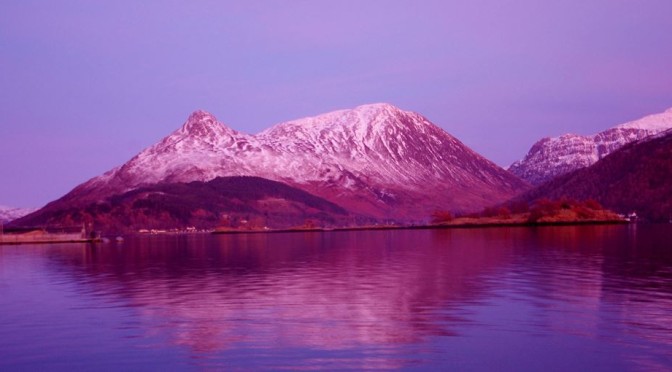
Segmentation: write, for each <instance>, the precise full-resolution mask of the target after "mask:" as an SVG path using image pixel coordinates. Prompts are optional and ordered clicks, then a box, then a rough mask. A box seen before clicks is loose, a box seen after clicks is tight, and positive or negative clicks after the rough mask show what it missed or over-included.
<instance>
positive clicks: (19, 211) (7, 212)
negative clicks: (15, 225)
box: [0, 205, 35, 223]
mask: <svg viewBox="0 0 672 372" xmlns="http://www.w3.org/2000/svg"><path fill="white" fill-rule="evenodd" d="M34 211H35V208H14V207H6V206H3V205H0V222H1V223H7V222H9V221H12V220H15V219H17V218H19V217H23V216H25V215H27V214H28V213H31V212H34Z"/></svg>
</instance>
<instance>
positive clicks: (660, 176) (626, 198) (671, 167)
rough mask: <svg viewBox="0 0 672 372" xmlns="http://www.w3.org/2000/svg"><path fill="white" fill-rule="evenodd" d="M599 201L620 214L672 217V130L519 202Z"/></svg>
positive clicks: (528, 194)
mask: <svg viewBox="0 0 672 372" xmlns="http://www.w3.org/2000/svg"><path fill="white" fill-rule="evenodd" d="M562 197H568V198H574V199H579V200H587V199H595V200H597V201H598V202H600V203H601V204H602V205H603V206H605V207H607V208H609V209H612V210H615V211H617V212H620V213H629V212H631V211H635V212H637V214H638V215H639V216H640V217H643V218H644V219H646V220H650V221H668V220H669V218H670V216H672V131H671V130H668V131H665V132H662V133H660V134H658V135H656V136H655V137H652V138H650V139H646V140H642V141H638V142H634V143H631V144H628V145H625V146H623V147H622V148H620V149H619V150H616V151H614V152H613V153H611V154H610V155H608V156H606V157H605V158H603V159H602V160H600V161H598V162H597V163H595V164H594V165H592V166H590V167H588V168H583V169H579V170H577V171H574V172H572V173H569V174H566V175H564V176H560V177H557V178H555V179H553V180H551V181H549V182H547V183H545V184H543V185H541V186H539V187H537V188H535V189H533V190H530V191H528V192H526V193H524V194H523V195H522V196H520V197H518V198H515V200H518V201H520V200H524V201H527V202H533V201H535V200H539V199H542V198H549V199H559V198H562Z"/></svg>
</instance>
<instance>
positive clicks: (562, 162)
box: [509, 109, 672, 185]
mask: <svg viewBox="0 0 672 372" xmlns="http://www.w3.org/2000/svg"><path fill="white" fill-rule="evenodd" d="M670 128H672V109H669V110H667V111H665V112H663V113H660V114H655V115H650V116H646V117H644V118H642V119H639V120H635V121H632V122H629V123H625V124H621V125H618V126H616V127H614V128H610V129H607V130H605V131H603V132H600V133H597V134H594V135H591V136H579V135H575V134H565V135H562V136H560V137H554V138H543V139H541V140H539V141H538V142H537V143H535V144H534V145H533V146H532V148H531V149H530V151H529V152H528V153H527V155H526V156H525V158H524V159H522V160H519V161H516V162H515V163H513V164H511V166H510V167H509V171H510V172H511V173H513V174H515V175H517V176H518V177H520V178H522V179H525V180H527V181H528V182H530V183H531V184H534V185H539V184H542V183H544V182H546V181H548V180H551V179H553V178H554V177H557V176H560V175H563V174H567V173H569V172H571V171H574V170H577V169H581V168H585V167H587V166H589V165H592V164H594V163H596V162H597V161H598V160H600V159H602V158H604V157H605V156H607V155H609V154H611V153H612V152H614V151H615V150H617V149H619V148H621V147H622V146H624V145H626V144H628V143H631V142H634V141H638V140H641V139H643V138H646V137H647V136H650V135H654V134H657V133H660V132H662V131H665V130H668V129H670Z"/></svg>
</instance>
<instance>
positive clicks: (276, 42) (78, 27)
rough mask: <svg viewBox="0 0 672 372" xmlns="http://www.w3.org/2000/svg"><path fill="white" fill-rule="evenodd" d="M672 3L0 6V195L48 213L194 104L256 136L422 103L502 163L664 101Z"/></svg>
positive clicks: (14, 0)
mask: <svg viewBox="0 0 672 372" xmlns="http://www.w3.org/2000/svg"><path fill="white" fill-rule="evenodd" d="M670 17H672V1H670V0H629V1H626V0H563V1H553V2H551V1H539V0H518V1H515V0H514V1H507V0H468V1H467V0H465V1H448V0H440V1H429V0H425V1H365V0H357V1H343V0H338V1H291V0H283V1H248V0H245V1H215V0H213V1H193V0H192V1H187V0H184V1H169V0H161V1H135V0H133V1H131V0H128V1H121V0H114V1H88V0H81V1H67V0H65V1H51V0H45V1H30V0H3V1H1V2H0V155H1V156H2V161H1V162H0V164H2V168H1V171H0V205H12V206H34V207H37V206H41V205H43V204H44V203H46V202H48V201H51V200H53V199H56V198H58V197H60V196H62V195H63V194H65V193H66V192H68V191H69V190H71V189H72V188H73V187H75V186H76V185H77V184H79V183H81V182H84V181H86V180H87V179H89V178H91V177H93V176H96V175H99V174H101V173H103V172H105V171H107V170H109V169H111V168H112V167H114V166H117V165H120V164H122V163H124V162H125V161H127V160H128V159H130V158H131V157H132V156H133V155H135V154H136V153H137V152H139V151H140V150H142V149H143V148H145V147H146V146H148V145H151V144H153V143H155V142H157V141H158V140H159V139H161V138H162V137H164V136H166V135H168V134H169V133H170V132H171V131H173V130H174V129H176V128H178V127H179V126H180V125H181V124H182V123H183V122H184V120H185V119H186V118H187V116H188V115H189V114H190V113H191V112H192V111H193V110H195V109H205V110H207V111H210V112H212V113H213V114H215V116H217V118H218V119H219V120H220V121H223V122H224V123H226V124H227V125H229V126H230V127H232V128H234V129H237V130H240V131H243V132H247V133H256V132H259V131H260V130H262V129H264V128H267V127H269V126H271V125H273V124H276V123H279V122H282V121H286V120H290V119H296V118H300V117H305V116H312V115H316V114H319V113H324V112H328V111H331V110H335V109H341V108H351V107H354V106H357V105H360V104H365V103H373V102H389V103H392V104H394V105H397V106H399V107H401V108H403V109H406V110H411V111H417V112H420V113H422V114H423V115H425V116H426V117H428V118H429V119H430V120H431V121H433V122H434V123H436V124H438V125H439V126H441V127H443V128H444V129H446V130H447V131H448V132H449V133H451V134H453V135H454V136H456V137H457V138H458V139H460V140H461V141H463V142H464V143H466V144H467V145H468V146H470V147H472V148H473V149H474V150H476V151H477V152H479V153H481V154H482V155H484V156H485V157H487V158H489V159H491V160H493V161H494V162H496V163H498V164H500V165H502V166H508V165H509V164H510V163H511V162H512V161H514V160H516V159H518V158H521V157H523V156H524V155H525V153H526V152H527V150H528V149H529V147H530V146H531V145H532V144H533V143H534V142H535V141H536V140H538V139H540V138H541V137H544V136H551V135H559V134H562V133H566V132H574V133H580V134H590V133H594V132H597V131H600V130H603V129H606V128H608V127H611V126H614V125H616V124H620V123H623V122H626V121H629V120H632V119H636V118H639V117H641V116H644V115H646V114H650V113H656V112H660V111H663V110H665V109H666V108H669V107H672V36H671V35H672V18H670Z"/></svg>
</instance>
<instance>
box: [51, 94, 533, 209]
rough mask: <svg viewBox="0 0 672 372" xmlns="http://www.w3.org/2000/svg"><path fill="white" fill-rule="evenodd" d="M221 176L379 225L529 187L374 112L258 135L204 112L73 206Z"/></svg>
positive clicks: (388, 114)
mask: <svg viewBox="0 0 672 372" xmlns="http://www.w3.org/2000/svg"><path fill="white" fill-rule="evenodd" d="M219 176H257V177H263V178H267V179H271V180H274V181H280V182H284V183H287V184H290V185H292V186H295V187H299V188H301V189H303V190H306V191H308V192H311V193H313V194H316V195H318V196H321V197H323V198H326V199H327V200H330V201H333V202H335V203H337V204H339V205H342V206H344V207H345V208H347V209H349V210H351V211H355V212H358V213H363V214H367V215H374V216H378V217H389V216H392V215H393V216H396V217H400V216H401V217H414V218H420V217H421V216H427V215H428V213H430V212H431V210H434V209H440V208H443V209H452V210H461V211H464V210H474V209H478V208H481V207H483V206H485V205H488V204H491V203H493V202H496V201H499V200H504V199H506V198H508V197H511V196H513V195H515V194H516V193H518V192H520V191H521V190H523V189H525V188H526V186H527V185H526V184H525V183H524V182H522V181H521V180H519V179H518V178H516V177H514V176H512V175H511V174H509V173H508V172H506V171H505V170H503V169H501V168H500V167H498V166H496V165H495V164H494V163H492V162H490V161H488V160H486V159H485V158H483V157H482V156H480V155H478V154H477V153H475V152H474V151H472V150H471V149H469V148H468V147H466V146H465V145H464V144H462V143H461V142H460V141H458V140H457V139H455V138H454V137H452V136H451V135H449V134H448V133H447V132H445V131H444V130H443V129H441V128H439V127H437V126H436V125H434V124H432V123H431V122H429V121H428V120H427V119H426V118H424V117H423V116H421V115H419V114H417V113H413V112H407V111H403V110H400V109H399V108H397V107H394V106H392V105H389V104H372V105H364V106H359V107H357V108H355V109H352V110H341V111H335V112H331V113H327V114H324V115H320V116H316V117H310V118H304V119H299V120H293V121H289V122H286V123H281V124H278V125H276V126H274V127H272V128H270V129H268V130H265V131H263V132H261V133H259V134H257V135H248V134H244V133H240V132H237V131H235V130H233V129H231V128H228V127H226V126H225V125H223V124H221V123H219V122H218V121H217V120H216V119H215V118H214V117H213V116H212V115H210V114H208V113H206V112H204V111H196V112H194V113H193V114H192V115H191V116H190V117H189V119H188V120H187V122H186V123H185V124H184V125H183V126H182V127H181V128H180V129H178V130H176V131H175V132H173V133H172V134H170V135H169V136H168V137H166V138H164V139H163V140H161V141H160V142H159V143H157V144H155V145H153V146H151V147H149V148H147V149H145V150H144V151H142V152H140V153H139V154H138V155H137V156H135V157H134V158H133V159H131V160H130V161H129V162H128V163H126V164H124V165H122V166H120V167H117V168H115V169H112V170H111V171H109V172H107V173H105V174H104V175H102V176H99V177H96V178H93V179H91V180H90V181H88V182H86V183H84V184H82V185H80V186H78V187H77V188H75V190H73V191H72V192H71V193H70V194H68V195H66V197H64V200H65V201H69V202H71V203H74V202H77V201H91V200H96V199H104V198H105V197H108V196H109V195H114V194H119V193H122V192H126V191H129V190H132V189H135V188H137V187H141V186H144V185H150V184H155V183H159V182H190V181H208V180H211V179H213V178H215V177H219Z"/></svg>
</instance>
